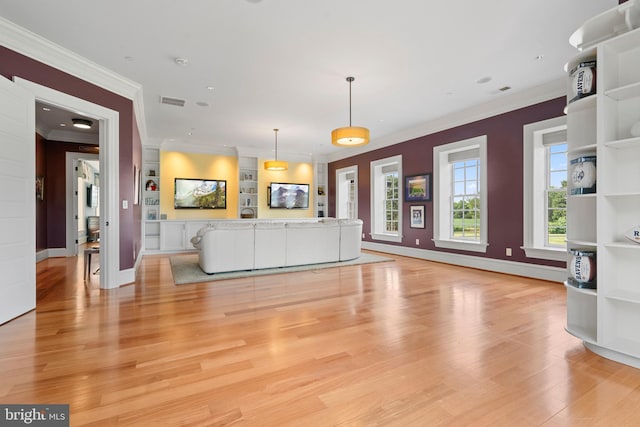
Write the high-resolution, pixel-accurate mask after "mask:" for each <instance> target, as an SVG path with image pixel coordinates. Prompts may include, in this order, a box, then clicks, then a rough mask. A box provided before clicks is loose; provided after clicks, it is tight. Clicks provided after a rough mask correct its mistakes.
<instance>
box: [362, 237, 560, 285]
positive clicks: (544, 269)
mask: <svg viewBox="0 0 640 427" xmlns="http://www.w3.org/2000/svg"><path fill="white" fill-rule="evenodd" d="M362 248H363V249H369V250H372V251H378V252H385V253H389V254H394V255H402V256H408V257H412V258H419V259H424V260H427V261H436V262H442V263H446V264H453V265H459V266H461V267H471V268H477V269H480V270H488V271H494V272H496V273H505V274H513V275H515V276H524V277H530V278H532V279H541V280H548V281H550V282H558V283H559V284H561V283H563V281H564V280H565V279H566V278H567V271H566V269H565V268H560V267H551V266H548V265H537V264H527V263H524V262H514V261H505V260H501V259H493V258H484V257H476V256H471V255H463V254H454V253H449V252H440V251H432V250H428V249H419V248H408V247H406V246H396V245H386V244H384V243H374V242H364V241H363V242H362Z"/></svg>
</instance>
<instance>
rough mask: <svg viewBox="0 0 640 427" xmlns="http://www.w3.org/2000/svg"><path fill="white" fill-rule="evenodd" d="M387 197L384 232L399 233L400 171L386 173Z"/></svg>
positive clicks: (385, 200)
mask: <svg viewBox="0 0 640 427" xmlns="http://www.w3.org/2000/svg"><path fill="white" fill-rule="evenodd" d="M384 182H385V188H386V195H385V199H384V232H385V233H396V232H397V231H398V191H399V190H398V171H391V172H385V173H384Z"/></svg>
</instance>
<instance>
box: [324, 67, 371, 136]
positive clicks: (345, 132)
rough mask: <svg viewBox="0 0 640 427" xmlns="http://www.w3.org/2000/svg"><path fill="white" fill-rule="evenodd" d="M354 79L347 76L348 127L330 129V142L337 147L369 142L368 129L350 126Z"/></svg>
mask: <svg viewBox="0 0 640 427" xmlns="http://www.w3.org/2000/svg"><path fill="white" fill-rule="evenodd" d="M354 80H355V78H354V77H347V81H348V82H349V127H343V128H337V129H334V130H332V131H331V143H332V144H333V145H337V146H339V147H357V146H359V145H366V144H368V143H369V129H367V128H363V127H358V126H351V82H353V81H354Z"/></svg>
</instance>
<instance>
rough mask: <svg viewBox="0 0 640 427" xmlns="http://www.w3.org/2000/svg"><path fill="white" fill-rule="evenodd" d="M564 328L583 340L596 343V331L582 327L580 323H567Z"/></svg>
mask: <svg viewBox="0 0 640 427" xmlns="http://www.w3.org/2000/svg"><path fill="white" fill-rule="evenodd" d="M564 330H565V331H567V332H568V333H570V334H571V335H573V336H574V337H576V338H578V339H581V340H582V341H585V342H588V343H592V344H595V343H596V337H595V336H594V333H593V332H592V331H591V330H589V329H587V328H584V327H581V326H579V325H567V326H566V327H565V328H564Z"/></svg>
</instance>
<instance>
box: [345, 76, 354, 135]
mask: <svg viewBox="0 0 640 427" xmlns="http://www.w3.org/2000/svg"><path fill="white" fill-rule="evenodd" d="M354 80H355V78H354V77H347V81H348V82H349V127H351V82H352V81H354Z"/></svg>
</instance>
